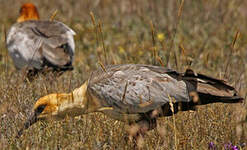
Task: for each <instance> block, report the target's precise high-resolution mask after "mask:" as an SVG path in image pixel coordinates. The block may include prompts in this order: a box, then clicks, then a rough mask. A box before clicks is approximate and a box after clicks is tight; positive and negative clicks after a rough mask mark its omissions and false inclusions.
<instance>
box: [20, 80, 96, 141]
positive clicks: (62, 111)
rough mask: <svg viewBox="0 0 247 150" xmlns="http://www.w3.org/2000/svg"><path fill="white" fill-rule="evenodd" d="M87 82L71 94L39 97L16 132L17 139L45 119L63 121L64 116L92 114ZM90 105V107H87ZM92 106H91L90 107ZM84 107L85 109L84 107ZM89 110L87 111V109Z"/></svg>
mask: <svg viewBox="0 0 247 150" xmlns="http://www.w3.org/2000/svg"><path fill="white" fill-rule="evenodd" d="M86 91H87V82H86V83H85V84H83V85H82V86H81V87H80V88H77V89H75V90H74V91H73V92H71V93H59V94H58V93H55V94H49V95H46V96H44V97H41V98H40V99H38V100H37V102H36V103H35V104H34V107H33V112H32V114H31V115H30V117H29V118H28V119H27V121H26V122H25V124H24V127H23V128H22V129H21V130H20V131H19V132H18V135H17V137H19V136H20V135H21V134H22V132H23V130H25V129H27V128H29V127H30V126H31V125H32V124H34V123H35V122H37V121H39V120H44V119H47V118H54V119H56V120H57V119H63V118H64V117H65V116H67V115H68V116H78V115H82V114H85V113H89V112H94V111H95V110H96V109H92V108H94V107H93V106H96V105H95V104H91V103H88V98H87V94H86ZM89 104H90V105H89ZM91 105H92V106H91ZM85 106H86V107H85ZM88 106H90V108H91V109H89V107H88Z"/></svg>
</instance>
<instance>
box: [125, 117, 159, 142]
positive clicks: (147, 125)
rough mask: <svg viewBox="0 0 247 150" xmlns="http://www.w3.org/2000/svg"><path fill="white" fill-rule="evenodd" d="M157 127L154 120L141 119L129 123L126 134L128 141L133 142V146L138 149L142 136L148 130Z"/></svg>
mask: <svg viewBox="0 0 247 150" xmlns="http://www.w3.org/2000/svg"><path fill="white" fill-rule="evenodd" d="M156 127H157V123H156V119H155V118H153V119H143V120H140V121H138V122H135V123H131V124H130V125H129V128H128V129H127V132H128V134H129V140H130V141H133V142H134V144H135V146H137V147H140V146H141V145H140V144H141V143H142V140H143V136H144V135H145V133H146V132H147V131H149V130H152V129H154V128H156Z"/></svg>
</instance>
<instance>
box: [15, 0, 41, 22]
mask: <svg viewBox="0 0 247 150" xmlns="http://www.w3.org/2000/svg"><path fill="white" fill-rule="evenodd" d="M27 20H39V13H38V10H37V8H36V7H35V6H34V5H33V4H32V3H25V4H23V5H22V6H21V9H20V16H19V17H18V19H17V22H23V21H27Z"/></svg>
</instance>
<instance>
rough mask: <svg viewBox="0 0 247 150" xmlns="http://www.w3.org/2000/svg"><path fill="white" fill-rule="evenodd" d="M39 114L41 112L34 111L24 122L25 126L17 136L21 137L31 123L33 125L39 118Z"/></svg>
mask: <svg viewBox="0 0 247 150" xmlns="http://www.w3.org/2000/svg"><path fill="white" fill-rule="evenodd" d="M38 115H39V114H38V113H37V112H32V114H31V115H30V116H29V118H28V119H27V121H26V122H25V123H24V126H23V127H22V128H21V129H20V130H19V131H18V133H17V135H16V138H19V137H20V136H21V135H22V133H23V131H24V130H26V129H28V128H29V127H30V126H31V125H33V124H34V123H36V122H37V121H38V120H39V119H38V118H37V116H38Z"/></svg>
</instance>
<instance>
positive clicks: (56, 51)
mask: <svg viewBox="0 0 247 150" xmlns="http://www.w3.org/2000/svg"><path fill="white" fill-rule="evenodd" d="M73 35H75V32H74V31H73V30H71V29H70V28H69V27H67V26H66V25H64V24H63V23H61V22H57V21H25V22H22V23H17V24H15V25H13V26H12V27H11V29H10V30H9V33H8V36H7V48H8V51H9V53H10V55H11V57H12V58H13V60H14V63H15V65H16V67H17V68H18V69H21V68H23V67H25V66H27V65H30V66H31V67H35V68H38V69H41V68H42V66H43V65H44V64H43V63H44V59H45V60H46V61H48V62H49V63H51V64H52V65H54V66H63V65H66V64H69V63H71V61H72V59H73V55H74V48H75V45H74V40H73Z"/></svg>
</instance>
